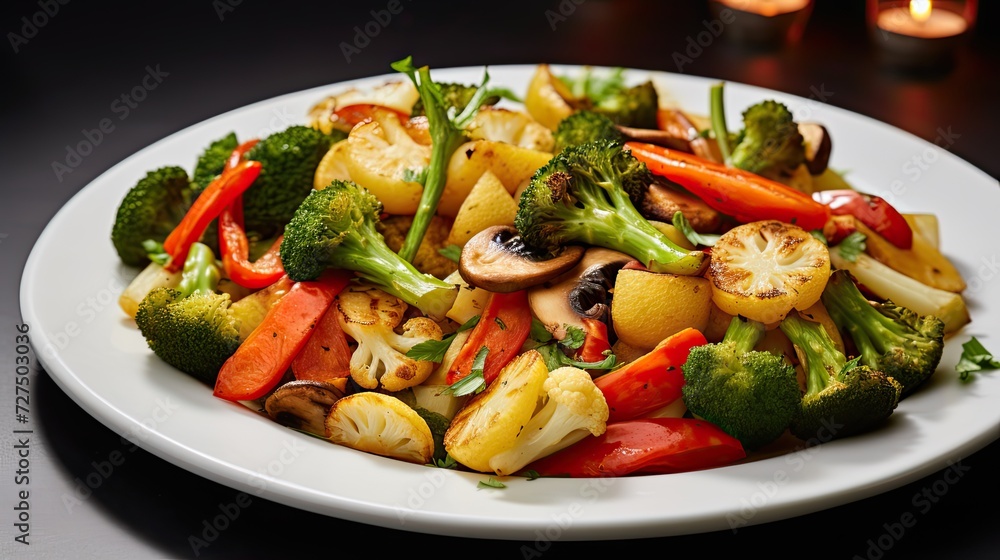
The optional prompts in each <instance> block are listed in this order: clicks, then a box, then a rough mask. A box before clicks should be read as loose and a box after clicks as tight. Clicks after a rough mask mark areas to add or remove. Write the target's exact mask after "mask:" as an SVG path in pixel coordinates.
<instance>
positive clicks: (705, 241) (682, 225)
mask: <svg viewBox="0 0 1000 560" xmlns="http://www.w3.org/2000/svg"><path fill="white" fill-rule="evenodd" d="M673 224H674V227H675V228H677V229H679V230H681V233H683V234H684V237H687V240H688V241H690V242H691V243H693V244H695V245H704V246H705V247H715V244H716V243H718V242H719V238H720V237H722V236H721V235H717V234H714V233H698V232H697V231H695V230H694V228H693V227H691V222H689V221H688V219H687V218H685V217H684V214H683V213H682V212H674V218H673Z"/></svg>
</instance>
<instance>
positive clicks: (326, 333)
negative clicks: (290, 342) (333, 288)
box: [292, 305, 351, 381]
mask: <svg viewBox="0 0 1000 560" xmlns="http://www.w3.org/2000/svg"><path fill="white" fill-rule="evenodd" d="M339 314H340V311H339V310H337V307H336V306H335V305H331V306H330V308H329V309H327V310H326V313H324V314H323V318H322V319H320V320H319V323H318V324H317V325H316V330H315V331H314V332H313V334H312V336H310V337H309V340H308V341H307V342H306V345H305V347H303V348H302V351H301V352H299V354H298V356H295V359H294V360H292V373H293V374H294V375H295V379H298V380H309V381H330V380H331V379H339V378H342V377H348V376H349V375H351V367H350V366H351V348H350V347H349V346H348V345H347V335H346V334H344V329H343V328H342V327H341V326H340V319H339V318H338V315H339Z"/></svg>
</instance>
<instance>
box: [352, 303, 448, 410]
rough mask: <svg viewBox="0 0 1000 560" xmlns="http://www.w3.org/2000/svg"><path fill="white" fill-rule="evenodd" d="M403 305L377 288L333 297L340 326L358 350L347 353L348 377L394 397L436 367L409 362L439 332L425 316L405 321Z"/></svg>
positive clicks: (434, 324)
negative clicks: (413, 352) (412, 353)
mask: <svg viewBox="0 0 1000 560" xmlns="http://www.w3.org/2000/svg"><path fill="white" fill-rule="evenodd" d="M406 309H407V305H406V303H404V302H403V301H402V300H400V299H399V298H396V297H393V296H391V295H389V294H387V293H385V292H383V291H381V290H379V289H376V288H372V287H367V286H358V287H355V288H352V289H349V290H345V291H344V292H342V293H341V294H340V295H339V296H337V310H338V311H339V312H340V313H339V319H340V326H341V327H342V328H343V329H344V332H345V333H347V335H348V336H350V337H351V338H353V339H354V340H355V341H356V342H357V343H358V347H357V349H356V350H355V351H354V353H353V354H351V363H350V369H351V378H352V379H354V381H355V382H356V383H357V384H358V385H360V386H362V387H364V388H365V389H377V388H379V387H381V388H383V389H385V390H386V391H390V392H395V391H401V390H403V389H406V388H407V387H412V386H414V385H419V384H421V383H423V382H424V380H425V379H427V377H429V376H430V374H431V372H432V371H434V362H428V361H425V360H415V359H413V358H410V357H407V356H406V353H407V352H409V351H410V349H411V348H413V347H414V346H416V345H417V344H420V343H421V342H424V341H427V340H431V339H433V340H441V337H442V336H443V333H442V332H441V327H440V326H438V324H437V323H435V322H434V321H432V320H430V319H428V318H426V317H415V318H413V319H410V320H408V321H407V322H406V323H405V324H404V325H403V333H402V334H397V333H396V331H395V329H396V327H398V326H399V324H400V322H402V320H403V314H404V313H405V312H406Z"/></svg>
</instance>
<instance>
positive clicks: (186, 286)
mask: <svg viewBox="0 0 1000 560" xmlns="http://www.w3.org/2000/svg"><path fill="white" fill-rule="evenodd" d="M221 275H222V273H221V271H220V270H219V266H218V264H217V263H216V261H215V255H214V254H213V253H212V250H211V249H209V248H208V246H206V245H203V244H201V243H195V244H193V245H192V246H191V251H190V253H189V254H188V258H187V260H185V261H184V271H183V276H182V279H181V283H180V285H179V286H178V287H177V288H176V289H174V288H156V289H154V290H152V291H151V292H150V293H149V294H148V295H146V297H145V298H144V299H143V300H142V302H141V303H140V304H139V310H138V312H136V315H135V322H136V324H137V325H138V326H139V331H140V332H142V335H143V336H144V337H145V338H146V343H147V344H149V348H150V349H151V350H152V351H153V352H154V353H155V354H156V355H157V356H159V357H160V358H161V359H162V360H163V361H165V362H167V363H168V364H170V365H172V366H174V367H175V368H177V369H179V370H181V371H183V372H184V373H187V374H189V375H191V376H193V377H195V378H197V379H199V380H201V381H203V382H205V383H208V384H209V385H213V384H214V383H215V378H216V376H217V375H218V373H219V369H220V368H221V367H222V364H223V363H225V361H226V360H227V359H228V358H229V357H230V356H232V355H233V353H234V352H236V349H237V348H238V347H239V345H240V325H239V321H238V320H237V319H236V318H235V316H234V315H233V314H232V311H231V310H230V309H229V304H230V301H231V300H230V297H229V294H217V293H215V287H216V286H217V285H218V282H219V278H220V277H221Z"/></svg>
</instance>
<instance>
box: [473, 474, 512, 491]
mask: <svg viewBox="0 0 1000 560" xmlns="http://www.w3.org/2000/svg"><path fill="white" fill-rule="evenodd" d="M476 487H477V488H497V489H500V488H506V487H507V485H506V484H504V483H503V482H500V481H499V480H497V479H495V478H493V477H492V476H491V477H490V478H489V479H488V480H480V481H479V484H477V485H476Z"/></svg>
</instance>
